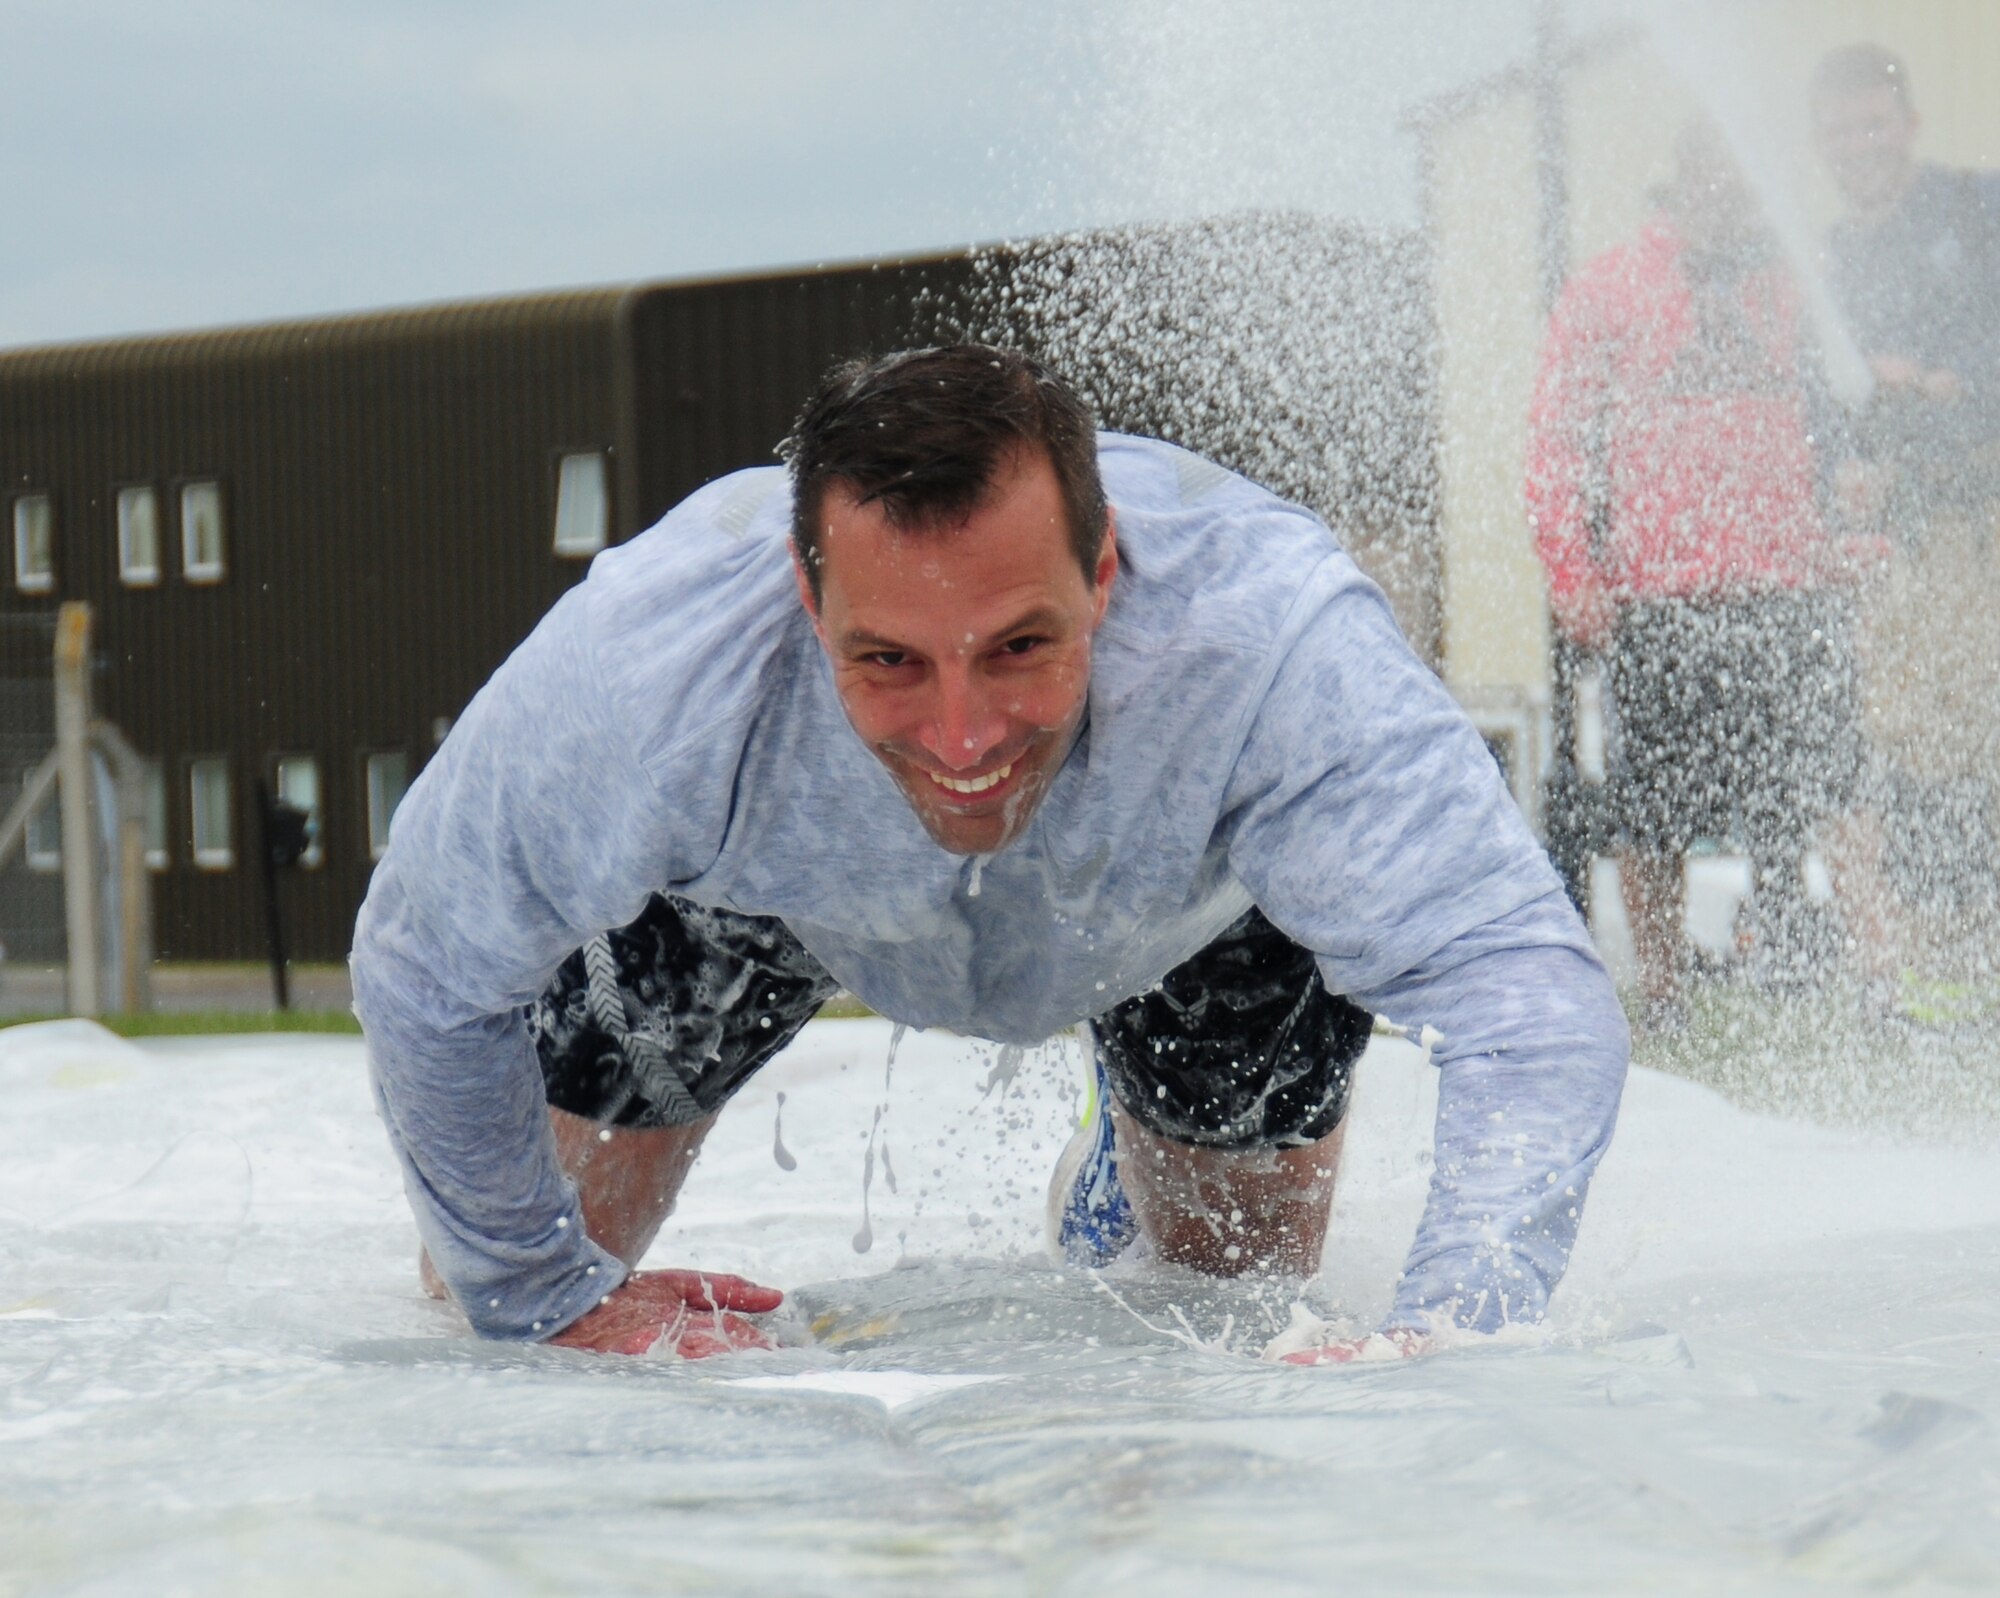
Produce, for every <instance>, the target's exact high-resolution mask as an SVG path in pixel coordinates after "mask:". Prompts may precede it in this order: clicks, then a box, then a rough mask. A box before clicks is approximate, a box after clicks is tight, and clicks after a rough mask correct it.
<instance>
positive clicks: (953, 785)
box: [924, 761, 1014, 794]
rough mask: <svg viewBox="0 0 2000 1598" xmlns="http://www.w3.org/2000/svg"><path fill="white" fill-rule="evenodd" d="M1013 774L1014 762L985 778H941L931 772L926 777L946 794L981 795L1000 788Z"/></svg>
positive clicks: (928, 771) (988, 774) (926, 773)
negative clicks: (991, 789)
mask: <svg viewBox="0 0 2000 1598" xmlns="http://www.w3.org/2000/svg"><path fill="white" fill-rule="evenodd" d="M1013 773H1014V764H1013V762H1012V761H1009V762H1008V763H1007V764H1006V765H1004V766H1000V767H998V768H996V769H995V770H992V771H989V772H987V773H986V775H985V776H983V777H966V778H962V779H961V778H958V777H941V776H939V775H938V774H937V773H936V772H935V771H930V770H926V771H925V772H924V775H925V776H926V777H928V778H930V779H931V781H932V782H934V783H936V784H937V785H938V786H939V787H940V788H942V789H944V790H945V792H946V793H956V794H979V793H985V792H986V791H987V790H988V789H990V788H997V787H999V786H1000V784H1001V783H1003V782H1005V781H1006V780H1007V779H1008V778H1009V777H1010V776H1012V775H1013Z"/></svg>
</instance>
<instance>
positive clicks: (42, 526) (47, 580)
mask: <svg viewBox="0 0 2000 1598" xmlns="http://www.w3.org/2000/svg"><path fill="white" fill-rule="evenodd" d="M14 586H15V587H16V588H18V589H20V590H21V592H22V593H24V594H46V593H48V592H50V591H51V590H52V589H53V588H54V587H55V586H56V511H55V502H54V501H53V500H51V499H50V498H49V496H48V495H46V494H23V495H22V496H21V497H20V498H19V499H17V500H15V501H14Z"/></svg>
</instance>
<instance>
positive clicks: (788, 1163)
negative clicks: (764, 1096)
mask: <svg viewBox="0 0 2000 1598" xmlns="http://www.w3.org/2000/svg"><path fill="white" fill-rule="evenodd" d="M771 1158H772V1159H774V1160H776V1161H777V1162H778V1169H779V1170H781V1171H796V1170H797V1169H798V1168H799V1162H798V1161H797V1160H795V1159H794V1158H793V1157H792V1151H791V1150H790V1149H788V1148H786V1147H785V1095H784V1094H782V1093H780V1094H779V1095H778V1108H777V1112H776V1113H775V1114H774V1115H772V1117H771Z"/></svg>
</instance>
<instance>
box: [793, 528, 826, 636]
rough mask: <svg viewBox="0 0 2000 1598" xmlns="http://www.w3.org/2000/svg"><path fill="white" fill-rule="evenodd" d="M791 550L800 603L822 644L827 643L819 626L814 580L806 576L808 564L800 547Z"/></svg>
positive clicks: (794, 578)
mask: <svg viewBox="0 0 2000 1598" xmlns="http://www.w3.org/2000/svg"><path fill="white" fill-rule="evenodd" d="M791 548H792V579H793V581H794V582H796V583H797V584H798V585H799V603H800V604H801V605H803V606H805V608H806V615H807V616H808V617H809V618H811V621H812V624H813V631H814V632H816V633H818V634H819V636H820V642H822V643H824V642H825V641H826V633H825V632H824V631H823V630H822V629H821V627H820V624H819V605H818V603H817V602H816V601H815V600H814V599H813V585H812V579H811V578H809V577H808V576H806V563H805V560H804V558H803V557H802V556H801V555H800V554H799V546H798V545H797V544H793V545H792V546H791Z"/></svg>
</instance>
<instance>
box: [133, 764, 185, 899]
mask: <svg viewBox="0 0 2000 1598" xmlns="http://www.w3.org/2000/svg"><path fill="white" fill-rule="evenodd" d="M190 831H192V828H190ZM145 838H146V841H145V857H146V869H147V870H148V871H151V872H155V873H157V872H161V871H169V870H171V869H172V868H173V863H174V844H173V838H174V825H173V793H172V789H171V786H170V785H169V783H168V782H167V767H166V762H165V761H161V760H148V761H147V762H146V821H145Z"/></svg>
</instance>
